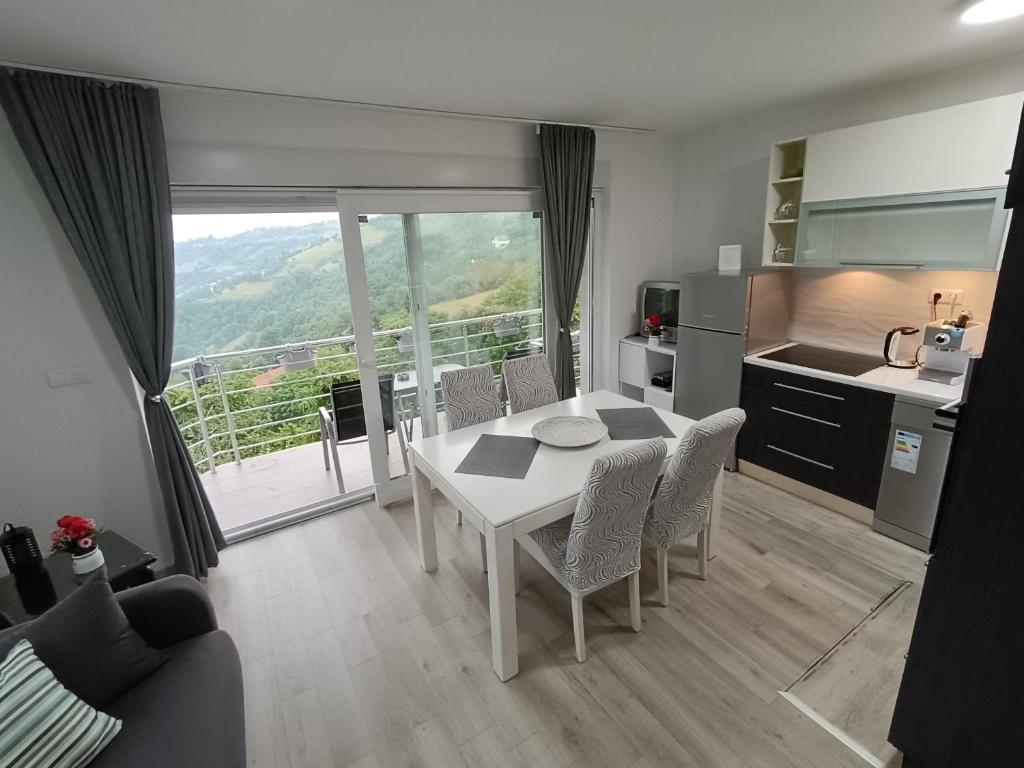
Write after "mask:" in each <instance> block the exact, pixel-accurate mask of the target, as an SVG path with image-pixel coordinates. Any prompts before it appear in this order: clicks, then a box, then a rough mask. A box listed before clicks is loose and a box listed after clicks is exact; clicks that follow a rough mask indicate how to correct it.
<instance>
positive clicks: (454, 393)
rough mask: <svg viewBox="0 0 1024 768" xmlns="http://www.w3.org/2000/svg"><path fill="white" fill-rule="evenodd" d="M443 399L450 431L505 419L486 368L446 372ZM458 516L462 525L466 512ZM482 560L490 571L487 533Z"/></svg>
mask: <svg viewBox="0 0 1024 768" xmlns="http://www.w3.org/2000/svg"><path fill="white" fill-rule="evenodd" d="M441 397H442V398H443V399H444V416H445V423H447V425H448V430H449V431H454V430H456V429H462V428H464V427H471V426H473V425H474V424H483V423H484V422H485V421H493V420H494V419H497V418H498V417H500V416H504V415H505V413H504V408H502V406H501V399H500V398H499V397H498V387H497V386H496V385H495V383H494V371H492V370H491V366H489V365H486V364H485V365H474V366H470V367H469V368H456V369H455V370H452V371H442V372H441ZM455 515H456V522H457V523H458V524H459V525H462V510H461V509H458V510H456V511H455ZM480 559H481V560H482V561H483V564H484V570H485V571H486V570H487V555H486V554H485V551H484V537H483V533H481V534H480Z"/></svg>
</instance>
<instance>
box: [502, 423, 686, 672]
mask: <svg viewBox="0 0 1024 768" xmlns="http://www.w3.org/2000/svg"><path fill="white" fill-rule="evenodd" d="M666 450H667V447H666V445H665V441H664V440H662V439H661V438H657V439H655V440H648V441H646V442H643V443H638V444H636V445H631V446H630V447H628V448H623V449H622V450H620V451H616V452H615V453H609V454H606V455H604V456H599V457H598V458H597V459H595V460H594V464H593V466H592V467H591V468H590V475H589V476H588V477H587V481H586V484H585V485H584V487H583V490H582V492H581V493H580V497H579V500H578V501H577V503H576V511H575V513H574V514H573V516H572V517H565V518H563V519H561V520H557V521H555V522H554V523H550V524H549V525H546V526H544V527H543V528H538V529H537V530H535V531H532V532H531V533H530V534H528V535H527V536H524V537H522V538H521V539H518V542H519V544H520V546H521V547H522V548H523V549H525V550H526V551H527V552H529V553H530V555H531V556H532V557H533V558H534V559H535V560H536V561H537V562H538V563H540V564H541V565H542V566H543V567H544V569H545V570H547V571H548V573H550V574H551V575H552V576H554V577H555V579H556V580H557V581H558V582H559V583H560V584H561V585H562V586H563V587H565V589H566V590H568V592H569V595H570V596H571V598H572V629H573V633H574V634H575V636H576V658H577V659H579V660H580V661H584V660H585V659H586V657H587V651H586V641H585V638H584V633H583V598H584V597H586V596H587V595H589V594H590V593H591V592H596V591H597V590H599V589H601V588H602V587H605V586H607V585H609V584H611V583H612V582H615V581H619V580H621V579H628V580H629V612H630V618H631V622H632V625H633V630H634V631H635V632H639V631H640V543H641V537H642V536H643V529H644V518H645V517H646V515H647V506H648V504H649V503H650V499H651V494H652V493H653V492H654V484H655V483H656V482H657V480H658V474H659V473H660V472H661V466H662V464H663V463H664V461H665V452H666Z"/></svg>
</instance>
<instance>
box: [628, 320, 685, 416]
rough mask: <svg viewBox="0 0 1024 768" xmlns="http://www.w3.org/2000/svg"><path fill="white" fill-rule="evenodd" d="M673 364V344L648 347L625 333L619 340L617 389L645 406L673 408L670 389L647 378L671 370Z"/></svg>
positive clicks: (645, 340) (646, 342)
mask: <svg viewBox="0 0 1024 768" xmlns="http://www.w3.org/2000/svg"><path fill="white" fill-rule="evenodd" d="M675 363H676V345H675V344H669V343H662V344H658V345H655V346H652V345H651V344H650V343H649V342H648V341H647V339H645V338H644V337H642V336H627V337H626V338H625V339H622V340H621V341H620V342H619V392H620V393H621V394H623V395H625V396H626V397H629V398H632V399H633V400H637V401H639V402H642V403H646V404H647V405H652V406H654V407H656V408H664V409H666V410H669V411H671V410H673V408H672V404H673V395H672V389H671V388H667V389H666V388H665V387H656V386H654V385H652V384H651V377H652V376H654V375H655V374H656V373H662V372H664V371H674V370H675Z"/></svg>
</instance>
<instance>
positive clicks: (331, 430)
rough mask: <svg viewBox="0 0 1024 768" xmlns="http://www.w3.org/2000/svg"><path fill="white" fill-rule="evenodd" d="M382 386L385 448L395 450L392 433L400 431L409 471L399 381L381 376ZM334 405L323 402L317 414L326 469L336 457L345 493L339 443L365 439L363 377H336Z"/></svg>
mask: <svg viewBox="0 0 1024 768" xmlns="http://www.w3.org/2000/svg"><path fill="white" fill-rule="evenodd" d="M378 384H379V387H380V409H381V414H382V415H383V417H384V449H385V451H387V452H388V453H389V454H390V452H391V441H390V440H389V439H388V438H389V437H390V435H391V434H392V433H395V434H397V435H398V443H399V448H400V450H401V453H402V462H403V463H404V464H405V471H406V472H408V471H409V457H408V455H407V454H406V451H405V444H406V441H405V434H404V432H403V428H402V425H401V424H399V423H398V422H399V421H400V420H401V416H400V414H398V413H397V408H396V407H395V382H394V378H393V377H392V376H391V375H387V376H380V377H378ZM330 395H331V405H330V407H329V408H326V407H323V406H321V407H320V408H319V409H318V411H317V415H318V417H319V420H320V443H321V447H322V448H323V453H324V469H326V470H328V471H330V469H331V459H332V458H333V459H334V474H335V477H336V479H337V482H338V492H339V493H345V483H344V481H343V479H342V472H341V462H340V459H339V456H338V446H339V445H341V444H346V443H349V442H364V441H366V440H367V439H368V435H367V434H366V414H365V413H364V412H363V390H362V386H361V384H360V383H359V379H355V380H354V381H336V382H332V383H331V387H330Z"/></svg>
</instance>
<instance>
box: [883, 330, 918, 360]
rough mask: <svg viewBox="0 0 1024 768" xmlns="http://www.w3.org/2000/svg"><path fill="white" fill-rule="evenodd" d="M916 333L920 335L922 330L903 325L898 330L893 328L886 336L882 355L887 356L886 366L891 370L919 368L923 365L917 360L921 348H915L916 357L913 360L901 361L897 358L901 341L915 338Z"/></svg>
mask: <svg viewBox="0 0 1024 768" xmlns="http://www.w3.org/2000/svg"><path fill="white" fill-rule="evenodd" d="M915 333H920V329H918V328H914V327H913V326H911V325H901V326H899V327H898V328H893V329H892V330H891V331H889V332H888V333H887V334H885V343H884V344H883V345H882V354H883V355H884V356H885V364H886V365H888V366H889V367H890V368H917V366H919V365H920V364H921V363H920V362H918V359H917V351H918V350H919V349H920V346H918V347H916V348H915V350H914V357H913V358H912V359H905V360H900V359H897V357H896V354H897V351H898V350H899V346H900V340H901V339H902V338H903V337H904V336H913V335H914V334H915Z"/></svg>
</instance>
